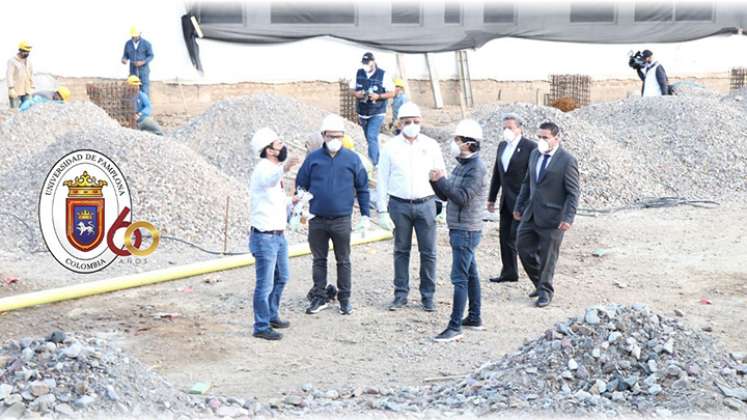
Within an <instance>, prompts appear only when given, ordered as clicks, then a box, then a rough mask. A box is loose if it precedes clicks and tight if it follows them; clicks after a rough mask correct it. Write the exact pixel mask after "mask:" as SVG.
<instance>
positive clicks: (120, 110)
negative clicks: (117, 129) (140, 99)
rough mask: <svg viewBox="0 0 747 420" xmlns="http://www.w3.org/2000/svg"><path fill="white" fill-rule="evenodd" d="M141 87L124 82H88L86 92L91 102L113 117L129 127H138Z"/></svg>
mask: <svg viewBox="0 0 747 420" xmlns="http://www.w3.org/2000/svg"><path fill="white" fill-rule="evenodd" d="M138 91H139V88H138V87H137V86H131V85H128V84H127V83H123V82H103V83H88V84H86V93H87V94H88V98H89V99H91V102H93V103H94V104H96V105H97V106H98V107H99V108H101V109H103V110H104V111H106V113H107V114H109V116H110V117H112V119H114V120H116V121H117V122H118V123H119V124H120V125H122V126H123V127H127V128H136V127H137V121H136V119H135V113H136V112H137V110H136V104H137V94H138Z"/></svg>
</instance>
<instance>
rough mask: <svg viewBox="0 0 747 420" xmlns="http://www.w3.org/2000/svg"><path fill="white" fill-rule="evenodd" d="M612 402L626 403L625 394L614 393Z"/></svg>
mask: <svg viewBox="0 0 747 420" xmlns="http://www.w3.org/2000/svg"><path fill="white" fill-rule="evenodd" d="M612 401H615V402H620V401H625V394H623V393H622V392H620V391H615V392H613V393H612Z"/></svg>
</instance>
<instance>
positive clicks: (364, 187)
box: [296, 144, 370, 217]
mask: <svg viewBox="0 0 747 420" xmlns="http://www.w3.org/2000/svg"><path fill="white" fill-rule="evenodd" d="M296 188H303V189H304V190H306V191H309V192H311V193H312V194H313V195H314V198H312V199H311V202H310V203H309V207H310V208H309V211H310V212H311V214H314V215H316V216H321V217H340V216H350V215H351V214H353V203H354V201H355V197H356V196H357V197H358V205H359V206H360V208H361V214H362V215H363V216H368V215H369V208H368V206H369V202H370V194H369V191H368V174H367V173H366V168H365V167H364V166H363V163H362V162H361V159H360V158H359V157H358V155H356V154H355V152H353V151H351V150H348V149H345V148H342V149H340V151H339V152H337V155H336V156H335V157H332V156H331V155H330V154H329V151H327V145H326V144H325V145H323V146H322V148H320V149H317V150H315V151H313V152H311V153H310V154H309V155H308V156H307V157H306V159H305V160H304V161H303V165H301V169H299V170H298V175H296Z"/></svg>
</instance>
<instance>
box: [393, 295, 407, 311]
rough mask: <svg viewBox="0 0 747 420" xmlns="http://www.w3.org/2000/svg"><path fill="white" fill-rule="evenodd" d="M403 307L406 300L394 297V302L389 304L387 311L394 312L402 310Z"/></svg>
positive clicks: (405, 304)
mask: <svg viewBox="0 0 747 420" xmlns="http://www.w3.org/2000/svg"><path fill="white" fill-rule="evenodd" d="M405 306H407V298H405V297H396V298H394V301H393V302H392V303H390V304H389V310H390V311H396V310H397V309H402V308H404V307H405Z"/></svg>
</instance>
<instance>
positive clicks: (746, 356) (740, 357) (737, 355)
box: [729, 351, 747, 362]
mask: <svg viewBox="0 0 747 420" xmlns="http://www.w3.org/2000/svg"><path fill="white" fill-rule="evenodd" d="M729 356H731V358H732V359H734V361H736V362H744V361H745V360H747V353H744V352H735V351H733V352H731V353H729Z"/></svg>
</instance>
